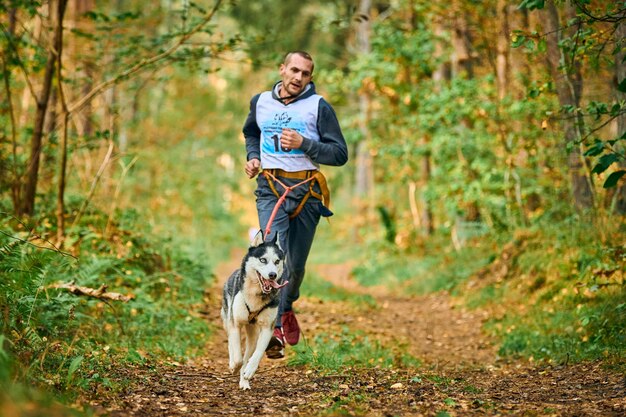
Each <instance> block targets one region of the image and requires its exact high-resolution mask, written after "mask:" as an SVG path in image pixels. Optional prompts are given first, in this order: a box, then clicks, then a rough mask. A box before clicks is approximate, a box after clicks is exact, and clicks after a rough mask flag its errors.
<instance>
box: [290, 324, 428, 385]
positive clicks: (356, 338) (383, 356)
mask: <svg viewBox="0 0 626 417" xmlns="http://www.w3.org/2000/svg"><path fill="white" fill-rule="evenodd" d="M293 349H294V352H295V355H294V356H291V357H290V358H289V361H288V363H289V364H290V365H295V366H298V365H306V366H309V367H311V368H313V369H315V370H317V371H318V372H321V373H322V374H331V373H342V372H350V369H351V368H394V367H396V368H409V367H410V368H417V367H419V366H420V362H419V361H418V360H417V359H416V358H414V357H412V356H410V355H408V354H406V353H404V352H401V351H395V350H392V349H390V348H387V347H385V346H383V345H382V344H381V343H380V342H379V341H377V340H372V339H370V338H369V337H368V336H367V335H366V334H364V333H363V332H358V331H357V332H351V331H350V330H349V329H347V328H344V329H343V330H342V332H341V333H340V334H319V335H316V336H315V338H314V339H313V340H312V341H306V342H305V343H301V344H298V345H296V346H294V347H293Z"/></svg>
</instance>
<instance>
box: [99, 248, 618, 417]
mask: <svg viewBox="0 0 626 417" xmlns="http://www.w3.org/2000/svg"><path fill="white" fill-rule="evenodd" d="M241 256H242V253H241V252H238V253H234V254H233V257H232V259H231V260H230V261H229V262H227V263H224V264H222V265H220V266H219V267H218V268H217V270H216V275H217V277H218V279H217V282H216V283H215V285H214V286H213V287H212V288H211V289H210V292H209V305H208V308H209V318H208V319H209V320H210V322H211V326H212V328H214V329H215V332H214V334H213V337H212V339H211V340H210V341H208V343H207V347H206V355H205V357H204V358H202V359H200V360H198V361H196V362H194V363H188V364H184V365H178V366H171V367H168V368H166V369H157V370H156V371H154V372H143V373H142V374H141V375H136V376H135V378H134V379H135V380H136V382H135V383H133V384H132V386H131V387H130V388H129V390H128V392H126V393H125V394H123V396H121V397H120V398H117V399H113V400H112V401H111V402H108V403H107V404H100V406H101V407H102V408H100V409H101V410H103V409H106V410H107V411H108V413H110V414H111V415H113V416H141V417H143V416H146V417H147V416H151V417H153V416H221V415H237V416H316V415H362V416H442V417H443V416H478V415H480V416H485V415H523V416H623V415H626V379H625V378H624V376H623V375H618V374H615V373H611V372H609V371H606V370H603V369H602V368H601V366H600V365H599V364H589V363H587V364H580V365H569V366H568V365H564V366H556V367H555V366H536V367H533V366H529V365H528V364H527V363H525V364H520V363H510V362H506V361H503V360H501V359H499V358H498V356H497V349H496V346H495V345H494V343H493V341H491V340H490V339H489V338H488V337H487V336H485V335H484V334H483V333H482V331H481V326H482V323H483V322H484V320H486V319H487V315H486V313H484V312H481V311H479V310H473V311H467V310H464V309H463V308H461V307H459V306H456V305H455V304H454V301H453V299H452V298H451V297H449V296H448V295H446V294H434V295H427V296H421V297H406V296H401V295H398V294H393V293H392V292H391V291H388V290H385V289H383V288H376V289H372V288H364V287H361V286H359V285H358V284H357V283H356V282H355V281H354V280H352V279H350V270H351V265H310V269H311V270H313V271H315V272H316V273H318V274H319V275H320V276H323V277H324V278H325V279H327V280H329V281H331V282H332V283H333V284H334V285H336V286H339V287H342V288H344V289H346V290H349V291H350V292H352V293H354V294H370V295H372V296H373V297H374V299H375V301H376V303H375V305H374V306H369V305H368V306H366V307H364V306H362V305H359V306H356V305H354V304H353V303H349V302H329V301H322V300H319V299H315V298H301V299H300V300H299V301H298V303H297V312H298V313H299V314H298V319H299V321H300V325H301V327H302V330H303V339H304V340H301V342H300V343H308V342H309V341H312V340H313V339H314V338H315V337H316V335H319V334H325V335H329V334H331V335H332V334H341V332H342V331H343V329H345V328H349V329H350V331H351V332H353V331H361V332H364V334H366V335H367V336H368V338H369V340H375V341H378V342H379V343H380V344H381V345H382V346H385V347H389V348H391V349H392V350H393V351H394V352H396V353H401V352H402V353H406V354H409V355H411V356H413V357H415V358H417V359H418V360H419V361H420V362H421V365H420V366H419V367H417V368H415V367H410V366H407V367H403V366H402V365H397V366H394V367H393V368H392V369H389V368H385V367H373V368H368V369H363V368H353V369H350V370H349V371H346V372H340V373H337V374H332V375H327V374H326V375H321V374H318V373H317V372H316V371H314V370H310V369H308V368H305V367H301V366H291V365H288V363H287V361H288V358H289V357H290V354H291V355H293V352H289V353H288V355H287V359H283V360H278V361H276V360H274V361H272V360H269V359H267V358H264V359H263V360H262V362H261V365H260V367H259V371H258V372H257V374H256V376H255V377H254V379H253V380H252V383H251V385H252V390H251V391H246V392H243V391H241V390H240V389H239V388H238V375H234V376H233V375H230V374H229V372H228V351H227V345H226V335H225V333H224V331H223V330H222V328H221V319H220V317H219V308H220V303H221V286H222V284H223V282H224V280H225V279H226V278H227V277H228V276H229V275H230V273H231V272H232V271H233V270H234V269H236V268H237V267H238V265H239V263H240V259H241ZM96 403H97V401H96Z"/></svg>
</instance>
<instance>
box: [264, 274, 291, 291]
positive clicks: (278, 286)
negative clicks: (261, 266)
mask: <svg viewBox="0 0 626 417" xmlns="http://www.w3.org/2000/svg"><path fill="white" fill-rule="evenodd" d="M258 277H259V283H260V284H261V291H263V292H264V293H268V292H270V291H271V290H272V288H275V289H277V290H278V289H281V288H282V287H284V286H285V285H287V284H288V283H289V281H285V282H283V283H282V284H279V283H277V282H276V281H273V280H271V279H265V278H263V277H262V276H261V274H258Z"/></svg>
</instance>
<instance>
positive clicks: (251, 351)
mask: <svg viewBox="0 0 626 417" xmlns="http://www.w3.org/2000/svg"><path fill="white" fill-rule="evenodd" d="M277 242H278V239H277V238H276V236H275V237H274V240H272V241H269V242H265V241H264V239H263V234H262V233H261V232H260V231H259V233H257V235H256V236H255V238H254V240H253V241H252V244H251V246H250V248H249V249H248V253H247V254H246V256H245V257H244V258H243V261H242V263H241V268H240V269H238V270H236V271H235V272H233V274H232V275H231V276H230V278H228V281H227V282H226V284H224V299H223V301H222V320H223V321H224V329H226V333H227V334H228V356H229V364H228V366H229V369H230V371H231V372H232V373H235V372H237V371H240V373H239V375H240V376H239V387H240V388H241V389H244V390H246V389H250V379H252V377H253V376H254V373H255V372H256V370H257V368H258V367H259V362H260V361H261V359H262V358H263V354H264V353H265V349H266V348H267V345H268V343H269V341H270V339H271V337H272V333H273V331H274V322H275V320H276V312H277V309H278V302H279V299H280V297H279V296H280V288H281V287H283V286H285V285H286V283H284V284H281V283H280V281H281V280H282V276H283V269H284V266H285V255H284V253H283V251H282V249H281V247H280V245H279V244H278V243H277ZM242 329H243V330H244V331H245V336H246V338H245V339H246V341H245V353H244V354H243V357H242V356H241V333H242Z"/></svg>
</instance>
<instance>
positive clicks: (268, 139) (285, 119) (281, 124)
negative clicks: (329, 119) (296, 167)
mask: <svg viewBox="0 0 626 417" xmlns="http://www.w3.org/2000/svg"><path fill="white" fill-rule="evenodd" d="M260 127H261V136H262V138H263V143H262V146H263V153H265V154H268V155H280V154H289V155H298V154H304V152H302V151H301V150H300V149H289V150H287V149H285V148H283V147H282V146H280V137H281V136H282V134H283V129H285V128H288V129H293V130H295V131H296V132H298V133H299V134H300V135H302V136H305V133H306V125H305V123H304V121H303V120H301V118H300V117H299V115H298V114H297V113H295V114H294V113H287V112H282V113H275V114H274V117H273V118H271V119H269V120H268V121H267V122H265V123H263V124H262V125H261V126H260Z"/></svg>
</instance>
